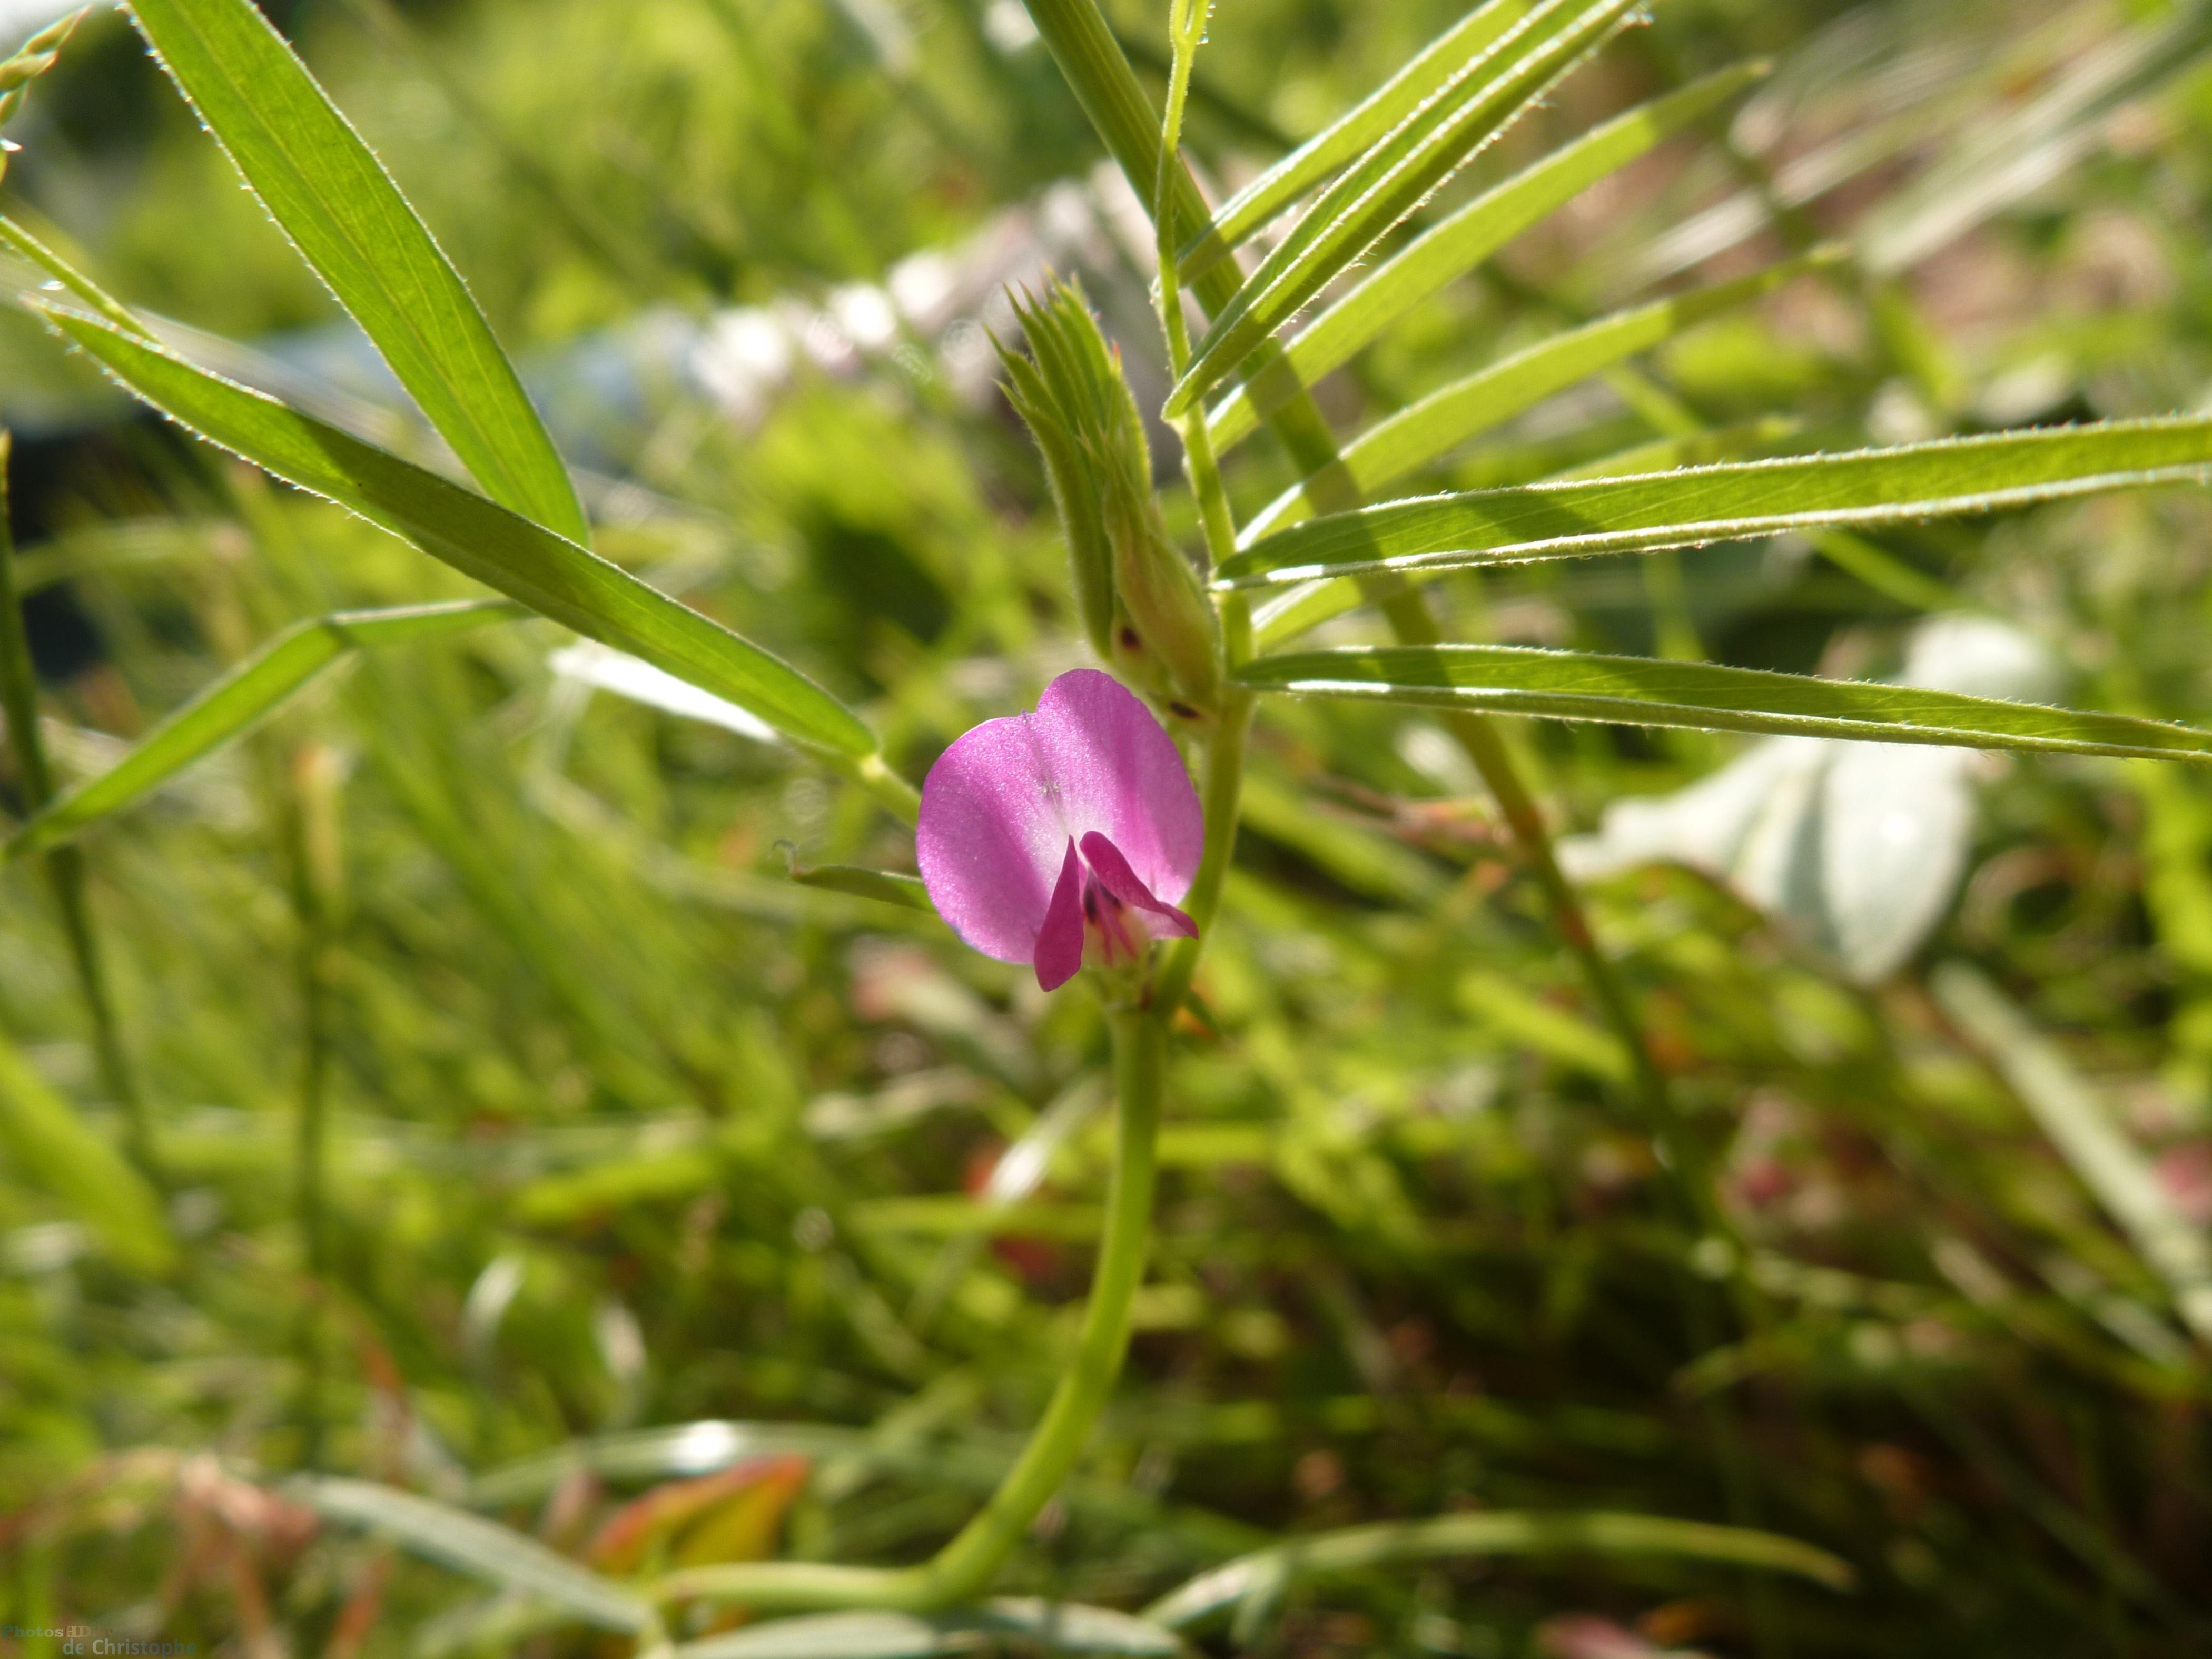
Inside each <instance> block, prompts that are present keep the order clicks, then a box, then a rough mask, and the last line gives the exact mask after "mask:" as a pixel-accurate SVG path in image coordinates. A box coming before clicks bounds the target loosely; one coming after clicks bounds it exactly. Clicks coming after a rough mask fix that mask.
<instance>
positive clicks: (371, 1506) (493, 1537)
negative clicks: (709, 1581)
mask: <svg viewBox="0 0 2212 1659" xmlns="http://www.w3.org/2000/svg"><path fill="white" fill-rule="evenodd" d="M287 1490H289V1492H291V1493H292V1495H293V1496H295V1497H296V1498H299V1499H300V1501H301V1502H302V1503H304V1504H308V1505H309V1506H310V1507H312V1508H313V1509H315V1510H319V1511H320V1512H321V1513H322V1514H324V1515H325V1516H329V1517H330V1518H331V1519H332V1520H335V1521H343V1522H349V1524H351V1525H354V1526H356V1527H362V1528H367V1529H368V1530H369V1531H371V1532H374V1533H378V1534H381V1535H382V1536H384V1537H386V1538H389V1539H391V1540H392V1541H393V1542H394V1543H397V1544H400V1545H403V1546H404V1547H406V1548H408V1549H410V1550H412V1551H414V1552H415V1553H416V1554H417V1555H422V1556H427V1557H428V1558H429V1559H431V1560H433V1561H436V1562H438V1563H440V1564H441V1565H445V1566H448V1567H451V1568H453V1570H454V1571H457V1572H465V1573H467V1574H468V1575H469V1576H470V1577H474V1578H477V1579H481V1580H483V1581H484V1582H485V1583H491V1584H495V1585H498V1586H499V1587H500V1588H501V1589H509V1590H517V1591H520V1592H521V1593H523V1594H525V1595H534V1596H538V1597H539V1598H541V1599H543V1600H544V1601H550V1602H552V1603H553V1604H554V1605H555V1606H556V1607H560V1608H562V1610H563V1611H565V1612H567V1613H570V1614H573V1615H574V1617H576V1618H577V1619H580V1620H583V1621H584V1622H585V1623H586V1624H590V1625H595V1626H598V1627H599V1628H600V1629H601V1630H611V1631H621V1632H624V1633H626V1634H632V1635H635V1634H641V1633H642V1632H647V1631H649V1630H651V1629H652V1628H653V1626H654V1623H655V1620H654V1617H653V1609H652V1608H651V1607H647V1605H646V1604H645V1603H644V1602H643V1601H640V1600H639V1599H638V1598H637V1597H636V1596H635V1595H631V1594H630V1593H629V1591H628V1590H626V1589H623V1588H622V1586H620V1585H619V1584H617V1583H612V1582H611V1581H610V1580H608V1579H605V1578H602V1577H600V1576H599V1574H597V1573H595V1572H592V1571H589V1570H587V1569H586V1568H584V1567H580V1566H579V1565H576V1563H574V1561H571V1560H569V1559H567V1558H566V1557H565V1556H560V1555H556V1554H555V1553H553V1552H552V1551H551V1550H549V1549H547V1548H546V1547H545V1546H544V1545H543V1544H541V1543H539V1542H538V1541H537V1540H536V1539H534V1538H528V1537H525V1536H524V1535H523V1534H520V1533H519V1532H513V1531H511V1530H509V1529H508V1528H506V1527H502V1526H499V1525H496V1524H495V1523H494V1522H489V1521H486V1520H484V1519H483V1518H482V1517H481V1516H474V1515H471V1514H469V1513H468V1512H467V1511H466V1510H457V1509H453V1508H452V1507H450V1506H449V1505H447V1504H438V1503H434V1502H432V1501H431V1500H430V1499H429V1498H418V1497H416V1495H415V1494H414V1493H413V1492H401V1491H400V1490H398V1488H397V1487H394V1486H378V1485H376V1484H375V1483H374V1482H373V1481H368V1480H342V1479H339V1478H337V1477H335V1476H330V1475H308V1476H303V1477H301V1479H299V1480H296V1481H295V1482H294V1483H293V1484H292V1485H291V1486H289V1488H288V1489H287Z"/></svg>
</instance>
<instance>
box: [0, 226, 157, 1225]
mask: <svg viewBox="0 0 2212 1659" xmlns="http://www.w3.org/2000/svg"><path fill="white" fill-rule="evenodd" d="M4 223H5V222H4V221H0V225H4ZM9 453H10V443H9V435H8V434H7V433H6V432H4V431H0V709H4V711H5V712H6V714H7V717H8V732H9V741H10V743H11V744H12V745H13V747H14V750H15V766H16V770H17V772H18V773H19V774H20V775H21V784H22V787H23V800H24V805H25V806H26V807H27V809H28V811H27V814H26V816H30V815H32V814H35V813H37V812H38V811H40V809H41V808H43V807H44V806H45V805H46V804H47V803H48V802H49V801H51V800H52V799H53V798H54V778H53V769H52V767H51V766H50V765H49V764H48V763H47V760H46V740H45V738H43V737H41V736H40V732H39V682H38V675H37V672H36V671H35V670H34V669H33V666H32V663H31V641H30V637H29V635H28V634H27V632H26V631H25V629H24V627H23V607H22V603H21V599H19V598H18V597H17V594H16V592H15V538H13V536H11V535H10V534H9V527H8V488H7V473H8V462H9ZM46 880H47V883H48V884H49V885H50V886H51V887H52V889H53V894H54V905H55V908H57V909H58V910H59V911H60V912H61V920H62V931H63V933H64V935H65V936H66V937H67V939H68V940H69V948H70V958H71V960H72V962H73V963H75V965H76V977H77V984H78V987H79V990H80V991H81V993H82V995H83V997H84V1002H85V1007H86V1010H87V1012H88V1013H89V1014H90V1015H91V1017H92V1040H93V1049H94V1055H95V1057H96V1058H97V1060H98V1062H99V1066H100V1079H101V1081H102V1082H103V1083H104V1084H105V1085H106V1088H107V1091H108V1093H109V1094H111V1095H112V1096H113V1097H114V1098H115V1102H116V1103H117V1104H118V1106H120V1107H121V1108H122V1109H123V1115H124V1137H125V1151H126V1152H129V1154H130V1155H131V1161H132V1162H133V1163H135V1164H137V1165H138V1167H139V1168H140V1169H141V1170H144V1171H145V1172H146V1174H147V1175H148V1176H152V1177H154V1178H155V1184H156V1185H157V1186H158V1185H159V1184H160V1180H159V1174H160V1171H159V1167H158V1164H157V1163H156V1160H155V1153H154V1144H153V1134H152V1131H151V1128H150V1127H149V1123H148V1121H147V1115H146V1103H145V1099H144V1097H143V1096H142V1095H141V1094H140V1093H139V1091H138V1085H137V1077H136V1075H135V1074H134V1073H133V1072H132V1070H131V1063H130V1058H129V1056H128V1054H126V1053H125V1050H124V1046H123V1032H122V1027H121V1024H120V1023H119V1022H118V1020H117V1019H116V1017H115V1003H114V1000H113V999H112V997H111V996H110V994H109V993H108V983H107V968H106V962H105V960H104V959H103V957H101V955H100V936H99V934H98V933H97V932H96V931H95V930H94V927H93V921H92V905H91V901H90V897H89V896H88V893H87V890H86V883H85V869H84V855H83V854H82V853H81V852H80V851H79V850H78V849H77V848H74V847H63V848H56V849H55V850H54V851H52V852H51V853H49V854H46Z"/></svg>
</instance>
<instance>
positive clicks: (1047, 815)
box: [914, 714, 1069, 962]
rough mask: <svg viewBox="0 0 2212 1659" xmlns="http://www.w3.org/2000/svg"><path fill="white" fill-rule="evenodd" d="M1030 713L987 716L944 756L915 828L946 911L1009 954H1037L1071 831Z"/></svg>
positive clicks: (993, 951) (925, 877) (1012, 957)
mask: <svg viewBox="0 0 2212 1659" xmlns="http://www.w3.org/2000/svg"><path fill="white" fill-rule="evenodd" d="M1032 720H1033V717H1032V716H1030V715H1027V714H1020V715H1015V716H1012V717H1011V718H1009V719H1006V720H986V721H984V722H983V724H982V725H981V726H976V727H975V729H974V730H973V731H970V732H967V733H966V734H965V735H963V737H962V738H960V739H959V740H958V741H957V742H956V743H955V744H953V745H952V746H951V748H950V749H948V750H945V752H944V753H943V754H942V755H940V756H939V757H938V758H937V764H936V765H934V766H933V767H931V768H930V769H929V776H928V777H927V779H925V780H924V781H923V783H922V787H921V817H920V819H919V821H918V822H917V823H916V824H915V837H914V850H915V860H916V862H917V863H919V864H920V866H921V879H922V882H923V884H925V885H926V886H927V888H928V889H929V896H930V900H931V902H933V903H934V904H935V905H936V906H937V910H938V914H939V915H941V916H943V917H944V918H945V921H948V922H950V923H951V926H952V931H953V932H954V933H957V934H959V935H960V937H961V938H962V939H965V940H966V941H967V942H968V943H969V945H973V946H975V949H977V950H978V951H981V952H982V953H983V954H984V955H985V956H987V957H997V958H998V959H999V960H1000V961H1001V962H1030V961H1032V960H1034V959H1035V958H1036V944H1037V930H1038V929H1039V928H1041V927H1043V926H1044V918H1045V911H1046V909H1047V908H1048V906H1049V905H1050V903H1051V902H1052V895H1053V887H1054V882H1055V880H1056V879H1057V878H1058V877H1059V874H1060V865H1061V862H1062V854H1064V853H1065V852H1066V848H1067V842H1068V837H1069V830H1068V827H1067V824H1066V822H1065V820H1063V819H1062V817H1061V816H1060V803H1059V800H1058V799H1057V797H1056V795H1055V794H1054V791H1053V788H1052V785H1051V779H1050V777H1049V775H1048V773H1047V771H1046V769H1045V766H1044V763H1043V761H1042V757H1040V756H1039V755H1038V753H1037V744H1036V737H1035V736H1034V734H1033V733H1032V732H1031V730H1030V726H1031V724H1032Z"/></svg>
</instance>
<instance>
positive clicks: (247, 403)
mask: <svg viewBox="0 0 2212 1659" xmlns="http://www.w3.org/2000/svg"><path fill="white" fill-rule="evenodd" d="M46 315H47V316H48V317H49V318H50V319H52V321H53V323H54V325H56V326H57V327H58V328H59V329H60V330H61V331H62V332H63V333H64V335H66V336H67V337H68V338H69V339H70V342H71V343H74V344H76V345H78V346H81V347H82V348H83V349H85V350H86V351H87V352H88V353H89V354H91V356H93V357H94V358H95V359H97V360H98V361H99V362H100V365H101V366H102V367H103V368H106V369H107V370H108V371H109V372H110V373H111V374H113V375H114V376H115V377H116V379H118V380H120V381H121V382H122V383H123V384H124V385H125V386H127V387H128V388H129V389H130V390H131V391H132V392H137V394H138V395H139V396H140V397H141V398H144V399H145V400H146V401H147V402H148V403H149V404H153V405H154V406H155V408H156V409H159V410H161V411H162V412H163V413H164V414H166V415H168V416H171V417H172V418H173V419H174V420H177V421H179V422H182V423H183V424H184V425H185V426H188V427H190V428H191V429H192V430H193V431H195V432H197V433H198V434H199V435H201V436H202V437H204V438H206V439H207V440H209V441H210V442H212V443H216V444H220V445H221V446H222V447H224V448H226V449H228V450H231V451H233V452H234V453H237V454H239V455H242V456H244V457H245V458H246V459H247V460H250V461H252V462H253V463H254V464H255V465H258V466H260V467H263V468H264V469H266V470H267V471H270V472H273V473H275V474H276V476H277V477H280V478H283V479H285V480H287V481H288V482H289V483H295V484H297V485H299V486H300V488H301V489H307V490H312V491H313V493H314V494H316V495H323V496H326V497H328V498H329V499H330V500H331V501H336V502H337V503H338V504H339V505H340V506H342V507H349V508H350V509H351V510H352V511H354V512H356V513H360V514H361V515H362V517H363V518H366V519H368V520H371V521H372V522H374V523H375V524H378V525H380V526H383V527H384V528H385V529H386V530H389V531H390V532H392V533H393V534H394V535H396V536H399V537H401V538H404V539H405V540H408V541H410V542H412V543H414V544H415V545H416V546H417V547H419V548H421V549H422V550H423V551H424V552H426V553H428V554H429V555H430V556H432V557H434V558H437V559H441V560H443V561H444V562H446V563H447V564H450V565H452V566H453V568H455V569H457V570H459V571H460V572H462V573H463V574H465V575H469V576H472V577H474V578H475V579H476V580H478V581H481V582H483V583H485V584H487V585H488V586H492V587H495V588H497V589H499V590H500V591H501V592H503V593H505V594H507V596H508V597H509V598H511V599H516V600H518V601H520V603H521V604H523V605H527V606H528V607H529V608H530V609H531V610H532V611H537V612H538V613H539V614H540V615H542V616H546V617H551V618H552V619H553V620H554V621H555V622H557V623H562V625H563V626H565V627H568V628H573V629H575V630H576V631H577V632H578V633H580V634H582V635H587V636H588V637H590V638H592V639H595V640H598V641H599V642H600V643H601V644H603V645H608V646H611V647H615V648H616V649H617V650H622V651H627V652H629V653H631V654H632V655H634V656H638V657H641V658H643V659H645V660H646V661H647V662H649V663H651V664H653V666H655V667H656V668H659V669H661V670H663V671H665V672H667V673H670V674H673V675H675V676H676V677H677V678H678V679H681V680H684V681H686V682H688V683H689V684H692V685H695V686H696V687H698V688H699V689H700V690H703V691H706V692H708V693H710V694H711V695H713V696H718V697H721V698H724V699H726V701H728V702H733V703H736V704H737V705H738V707H740V708H745V709H748V710H750V712H752V713H753V714H757V715H758V716H759V717H760V718H761V719H762V720H765V721H766V722H767V723H768V724H769V725H770V726H774V727H775V729H776V730H777V731H779V732H782V733H783V734H784V735H785V736H786V737H787V738H791V739H792V740H793V742H794V743H798V744H802V745H804V746H805V747H807V748H810V749H814V750H820V751H822V752H823V753H826V754H829V755H831V756H836V757H842V758H845V759H848V760H860V759H863V758H865V757H871V756H872V755H873V753H874V750H875V747H876V743H875V738H873V736H872V735H871V734H870V732H869V731H868V729H867V727H866V726H863V725H861V723H860V720H858V719H857V718H856V717H855V716H854V714H852V712H851V711H850V710H848V709H847V708H845V706H844V705H843V704H842V703H840V702H837V701H836V698H834V697H832V696H830V695H829V693H828V692H826V691H824V690H822V688H821V687H819V686H817V685H816V684H814V683H813V682H812V681H811V680H810V679H808V678H806V677H805V676H804V675H803V674H801V673H799V671H797V670H796V669H794V668H792V667H790V666H789V665H787V664H785V663H783V662H781V661H779V660H778V659H776V658H775V657H772V656H770V655H769V653H767V652H765V651H763V650H762V649H761V648H760V647H758V646H757V645H754V644H752V643H750V641H746V640H744V639H742V638H740V637H739V636H738V635H735V634H733V633H732V632H731V631H730V630H729V629H726V628H724V627H722V626H721V625H720V623H714V622H710V621H709V620H708V618H706V617H702V616H701V615H700V614H699V613H698V612H697V611H693V610H691V609H690V608H689V607H688V606H686V605H679V604H678V603H677V601H675V600H674V599H670V598H669V597H668V596H667V595H666V594H665V593H663V592H659V590H658V589H657V588H653V587H649V586H647V585H646V584H645V583H643V582H641V581H640V580H637V578H636V577H635V576H632V575H630V574H629V573H628V572H626V571H623V570H622V569H619V568H617V567H616V566H614V565H611V564H609V563H608V562H606V561H605V560H604V559H600V558H599V557H597V556H594V555H592V553H590V552H588V551H586V550H585V549H584V548H582V547H580V546H578V545H577V544H575V543H574V542H572V541H569V540H567V539H566V538H562V537H560V536H556V535H555V534H554V533H553V532H551V531H550V530H548V529H546V528H544V526H541V525H538V524H535V523H533V522H532V521H531V520H528V519H526V518H522V517H520V515H518V514H516V513H510V512H508V511H507V509H506V508H504V507H500V506H498V505H497V504H495V502H492V501H486V500H485V499H484V498H483V496H481V495H475V494H473V493H472V492H471V491H469V490H466V489H462V488H460V487H459V485H457V484H453V483H448V482H447V480H445V479H443V478H441V477H438V476H437V475H436V474H435V473H432V472H427V471H423V470H422V468H421V467H418V466H414V465H410V464H409V463H408V462H405V461H403V460H401V459H399V458H398V456H396V455H392V454H389V453H386V451H384V450H380V449H378V448H376V447H374V446H373V445H370V444H365V443H362V441H360V440H359V439H357V438H353V437H349V436H348V435H346V434H344V433H343V432H340V431H338V430H337V428H335V427H331V426H326V425H325V424H324V423H323V422H320V421H317V420H313V419H311V418H309V417H308V416H305V415H301V414H300V413H298V412H297V411H296V410H291V409H288V408H286V407H285V406H284V405H283V404H280V403H277V402H276V400H275V399H273V398H265V397H263V396H262V395H261V394H260V393H258V392H248V391H246V389H244V388H243V387H240V386H234V385H232V384H231V383H230V382H229V381H228V380H220V379H218V378H217V377H216V376H215V375H212V374H208V373H206V372H205V371H204V370H202V369H199V368H194V367H193V366H192V365H191V364H190V363H187V362H185V361H184V360H183V359H181V358H179V357H173V356H170V355H169V354H168V353H167V352H165V351H162V350H161V349H159V348H157V347H155V346H152V345H149V344H148V343H145V342H144V341H143V340H138V339H135V338H132V337H130V336H128V335H126V334H124V333H123V332H121V331H119V330H117V329H112V328H110V327H108V326H107V325H106V324H104V323H101V322H99V321H96V320H95V319H92V318H89V317H83V316H80V315H78V314H76V313H71V312H67V311H60V310H54V309H48V310H47V312H46Z"/></svg>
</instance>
